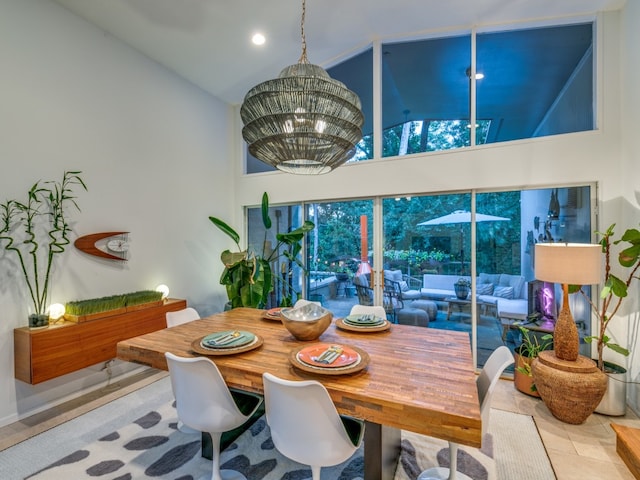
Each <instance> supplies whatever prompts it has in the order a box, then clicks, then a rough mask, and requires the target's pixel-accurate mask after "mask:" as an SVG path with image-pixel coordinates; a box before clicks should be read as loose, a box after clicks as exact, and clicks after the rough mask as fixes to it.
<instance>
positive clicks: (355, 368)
mask: <svg viewBox="0 0 640 480" xmlns="http://www.w3.org/2000/svg"><path fill="white" fill-rule="evenodd" d="M343 346H344V347H347V348H350V349H351V350H354V351H355V352H356V353H357V354H358V355H359V356H360V360H359V361H358V362H356V363H355V364H354V365H350V366H347V367H341V368H326V367H314V366H313V365H308V364H306V363H304V362H303V361H301V360H299V359H298V353H300V350H303V349H305V348H307V347H308V345H305V346H303V347H299V348H296V349H294V350H292V351H291V353H290V354H289V361H290V362H291V364H292V365H293V366H294V367H296V368H298V369H300V370H303V371H305V372H307V373H316V374H318V375H348V374H351V373H356V372H360V371H362V370H364V369H365V368H367V365H369V354H368V353H367V352H365V351H364V350H362V349H361V348H358V347H354V346H353V345H343Z"/></svg>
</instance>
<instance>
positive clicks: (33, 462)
mask: <svg viewBox="0 0 640 480" xmlns="http://www.w3.org/2000/svg"><path fill="white" fill-rule="evenodd" d="M490 431H491V432H492V434H493V437H492V441H489V442H485V445H484V447H483V450H482V451H480V450H477V449H473V448H466V447H461V449H460V450H459V460H458V465H459V469H461V470H462V471H464V472H465V473H467V475H470V476H471V478H473V479H474V480H485V479H494V478H495V479H497V480H512V479H515V478H517V479H518V480H552V479H555V475H554V473H553V470H552V468H551V465H550V463H549V460H548V457H547V455H546V452H545V450H544V446H543V445H542V442H541V440H540V437H539V435H538V433H537V429H536V427H535V423H534V422H533V419H532V418H531V417H530V416H527V415H518V414H514V413H510V412H505V411H501V410H492V411H491V425H490ZM402 440H403V444H402V454H401V458H400V462H399V463H398V468H397V472H396V476H395V480H414V479H415V478H416V472H420V471H422V470H423V469H426V468H429V467H432V466H437V465H440V466H448V444H447V442H445V441H442V440H438V439H433V438H429V437H424V436H421V435H416V434H413V433H410V432H402ZM200 449H201V442H200V435H199V434H186V433H182V432H180V431H179V430H177V417H176V412H175V408H174V407H173V395H172V394H171V387H170V383H169V379H168V377H167V378H165V379H162V380H159V381H157V382H154V383H153V384H151V385H149V386H147V387H144V388H142V389H140V390H137V391H135V392H133V393H131V394H129V395H126V396H124V397H122V398H119V399H118V400H115V401H113V402H110V403H108V404H107V405H104V406H102V407H100V408H97V409H95V410H93V411H90V412H88V413H86V414H84V415H82V416H80V417H78V418H75V419H73V420H70V421H68V422H66V423H63V424H61V425H59V426H58V427H55V428H53V429H51V430H49V431H46V432H43V433H41V434H40V435H37V436H35V437H32V438H30V439H29V440H26V441H24V442H22V443H20V444H17V445H15V446H13V447H10V448H8V449H6V450H4V451H2V452H0V478H1V479H2V480H19V479H24V478H29V479H38V480H45V479H55V480H59V479H74V480H76V479H95V478H99V479H101V480H102V479H109V480H130V479H144V478H167V479H176V480H188V479H195V478H200V477H203V476H206V475H209V476H210V474H211V462H210V461H209V460H206V459H203V458H202V457H201V456H200ZM492 451H493V452H495V461H494V459H493V458H492V457H493V456H494V455H492ZM221 463H222V466H223V468H228V469H232V470H238V471H240V472H242V473H244V475H245V476H246V477H247V478H248V479H249V480H306V479H309V478H311V471H310V470H309V468H308V467H306V466H304V465H300V464H298V463H296V462H292V461H290V460H289V459H287V458H285V457H283V456H282V455H281V454H280V453H279V452H278V451H277V450H276V449H275V448H274V447H273V444H272V442H271V439H270V434H269V428H268V426H267V425H266V423H265V422H264V419H263V418H262V419H259V420H258V421H257V422H256V423H254V424H253V426H252V427H251V428H250V429H249V430H247V431H246V432H245V433H243V434H242V435H241V436H240V437H239V438H238V439H237V440H236V441H235V442H234V443H233V444H231V445H230V446H229V447H228V448H227V449H226V450H225V451H224V452H223V453H222V456H221ZM362 471H363V457H362V449H360V450H359V451H358V452H357V453H356V454H355V455H354V456H353V457H352V458H351V459H349V460H348V461H346V462H345V463H343V464H341V465H338V466H336V467H332V468H325V469H323V470H322V479H323V480H362Z"/></svg>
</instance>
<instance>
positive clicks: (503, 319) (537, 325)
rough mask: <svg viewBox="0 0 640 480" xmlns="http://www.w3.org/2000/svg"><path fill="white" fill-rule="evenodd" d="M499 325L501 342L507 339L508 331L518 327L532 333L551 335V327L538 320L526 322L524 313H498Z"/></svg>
mask: <svg viewBox="0 0 640 480" xmlns="http://www.w3.org/2000/svg"><path fill="white" fill-rule="evenodd" d="M500 324H501V325H502V341H504V340H505V339H506V338H507V333H508V332H509V330H516V329H518V328H519V327H523V328H526V329H527V330H531V331H532V332H541V333H553V325H549V324H547V323H544V322H540V321H539V320H538V321H531V320H527V315H526V314H524V313H509V312H500Z"/></svg>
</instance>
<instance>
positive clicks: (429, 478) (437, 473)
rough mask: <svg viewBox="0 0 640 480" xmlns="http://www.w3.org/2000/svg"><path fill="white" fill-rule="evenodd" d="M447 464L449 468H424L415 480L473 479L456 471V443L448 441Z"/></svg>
mask: <svg viewBox="0 0 640 480" xmlns="http://www.w3.org/2000/svg"><path fill="white" fill-rule="evenodd" d="M449 465H450V467H451V468H443V467H433V468H429V469H428V470H425V471H424V472H422V473H421V474H420V475H418V478H417V479H416V480H473V479H472V478H471V477H469V476H467V475H465V474H464V473H460V472H458V444H457V443H453V442H449Z"/></svg>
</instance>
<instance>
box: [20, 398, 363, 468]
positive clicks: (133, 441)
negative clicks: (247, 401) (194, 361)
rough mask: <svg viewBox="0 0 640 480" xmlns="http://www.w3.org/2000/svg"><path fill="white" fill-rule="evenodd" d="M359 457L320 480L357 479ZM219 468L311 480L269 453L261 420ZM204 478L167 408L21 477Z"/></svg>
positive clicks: (205, 463) (201, 463)
mask: <svg viewBox="0 0 640 480" xmlns="http://www.w3.org/2000/svg"><path fill="white" fill-rule="evenodd" d="M52 447H53V446H52ZM362 453H363V452H362V448H361V449H360V450H359V451H358V452H356V454H355V455H354V456H353V457H351V458H350V459H349V460H347V461H346V462H345V463H343V464H341V465H338V466H335V467H328V468H324V469H323V471H322V478H323V479H325V478H326V479H335V480H362V472H363V456H362ZM220 463H221V468H222V469H230V470H236V471H239V472H241V473H242V474H244V475H245V476H246V477H247V478H248V479H250V480H304V479H308V478H311V470H310V469H309V468H308V467H307V466H305V465H301V464H299V463H296V462H293V461H291V460H289V459H288V458H286V457H284V456H282V455H281V454H280V453H279V452H278V451H277V450H276V449H275V447H274V445H273V442H272V441H271V435H270V433H269V427H268V426H267V424H266V421H265V419H264V417H262V418H260V419H259V420H258V421H256V422H255V423H254V424H253V425H252V426H251V427H250V428H249V429H248V430H247V431H246V432H245V433H243V434H242V435H241V436H240V437H239V438H238V439H237V440H236V441H235V442H234V443H233V444H231V445H230V446H229V447H228V448H227V449H226V450H225V451H223V452H222V454H221V456H220ZM210 474H211V461H209V460H206V459H204V458H202V457H201V441H200V435H199V434H187V433H183V432H181V431H179V430H178V429H177V416H176V411H175V408H174V405H173V403H169V404H166V405H164V406H162V407H161V408H158V409H156V410H154V411H151V412H149V413H147V414H146V415H143V416H142V417H140V418H138V419H136V420H135V421H134V422H133V423H131V424H129V425H126V426H124V427H122V428H120V429H119V430H117V431H114V432H112V433H110V434H108V435H105V436H103V437H102V438H100V439H98V440H97V441H95V442H93V443H91V444H90V445H88V446H86V447H83V448H82V449H79V450H76V451H75V452H73V453H71V454H69V455H66V456H64V457H63V458H60V459H59V460H58V461H56V462H54V463H52V464H51V465H49V466H47V467H45V468H44V469H41V470H39V471H38V472H36V473H34V474H33V475H30V476H28V477H26V478H28V479H34V480H35V479H37V480H49V479H51V480H54V479H55V480H59V479H63V478H68V479H74V480H76V479H78V480H79V479H96V478H99V479H101V480H103V479H109V480H133V479H144V478H166V479H169V478H170V479H177V480H191V479H196V478H200V477H203V476H206V475H210Z"/></svg>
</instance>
